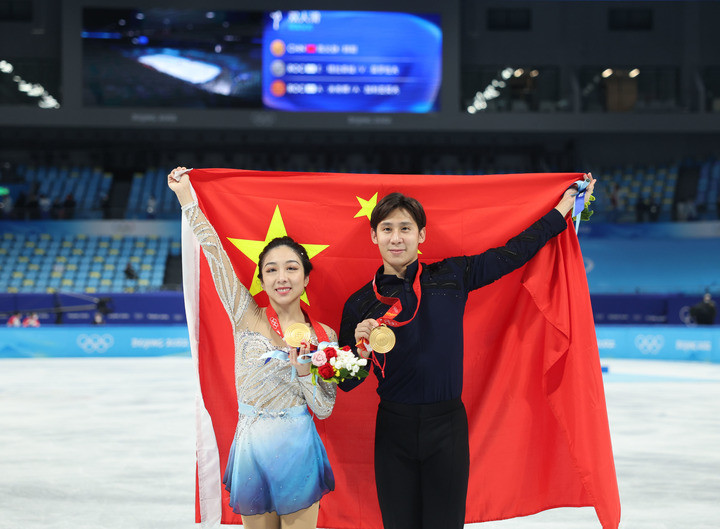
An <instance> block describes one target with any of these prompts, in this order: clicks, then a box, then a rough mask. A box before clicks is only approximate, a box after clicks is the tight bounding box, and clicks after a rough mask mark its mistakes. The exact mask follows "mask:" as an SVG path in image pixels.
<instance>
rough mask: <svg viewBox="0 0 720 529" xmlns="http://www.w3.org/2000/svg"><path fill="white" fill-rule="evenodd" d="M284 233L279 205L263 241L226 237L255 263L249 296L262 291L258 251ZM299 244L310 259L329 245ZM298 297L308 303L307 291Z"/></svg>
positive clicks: (285, 231)
mask: <svg viewBox="0 0 720 529" xmlns="http://www.w3.org/2000/svg"><path fill="white" fill-rule="evenodd" d="M285 235H287V230H286V229H285V223H283V219H282V216H281V215H280V206H275V213H273V216H272V220H271V221H270V226H269V227H268V231H267V235H265V240H264V241H254V240H251V239H233V238H232V237H228V240H229V241H230V242H231V243H233V244H234V245H235V247H237V249H238V250H240V251H241V252H242V253H243V254H245V256H246V257H247V258H248V259H250V260H251V261H252V262H253V263H255V272H254V273H253V280H252V283H251V284H250V288H249V290H250V295H251V296H254V295H255V294H257V293H258V292H261V291H262V285H261V284H260V278H258V276H257V275H258V272H259V271H260V263H259V262H258V261H259V260H260V252H262V250H263V248H265V246H267V243H269V242H270V241H272V240H273V239H274V238H275V237H284V236H285ZM300 244H302V245H303V246H304V247H305V250H307V254H308V257H309V258H310V259H312V258H313V257H315V256H316V255H317V254H319V253H320V252H322V251H323V250H324V249H325V248H327V247H328V246H329V245H328V244H307V243H300ZM300 299H302V300H303V301H304V302H305V303H307V304H308V305H309V304H310V302H309V301H308V298H307V292H305V293H303V295H302V297H301V298H300Z"/></svg>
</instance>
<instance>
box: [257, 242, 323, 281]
mask: <svg viewBox="0 0 720 529" xmlns="http://www.w3.org/2000/svg"><path fill="white" fill-rule="evenodd" d="M278 246H287V247H288V248H290V249H291V250H292V251H293V252H295V253H296V254H298V257H300V264H302V267H303V272H304V273H305V277H307V276H309V275H310V270H312V267H313V266H312V263H311V262H310V258H309V257H308V254H307V250H305V247H304V246H303V245H302V244H300V243H297V242H295V239H293V238H292V237H289V236H287V235H285V236H284V237H275V238H274V239H273V240H272V241H270V242H269V243H267V245H266V246H265V248H263V251H262V252H260V257H259V258H258V277H259V278H260V281H262V269H263V261H264V260H265V256H266V255H267V253H268V252H269V251H270V250H272V249H273V248H277V247H278Z"/></svg>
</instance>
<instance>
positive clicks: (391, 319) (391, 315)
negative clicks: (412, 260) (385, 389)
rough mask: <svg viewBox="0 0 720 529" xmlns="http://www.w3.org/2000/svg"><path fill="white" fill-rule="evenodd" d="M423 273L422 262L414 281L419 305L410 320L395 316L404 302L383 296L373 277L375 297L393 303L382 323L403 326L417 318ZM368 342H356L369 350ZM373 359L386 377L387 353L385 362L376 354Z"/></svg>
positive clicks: (414, 290)
mask: <svg viewBox="0 0 720 529" xmlns="http://www.w3.org/2000/svg"><path fill="white" fill-rule="evenodd" d="M421 273H422V264H420V265H418V271H417V273H416V274H415V281H413V292H415V296H416V297H417V305H416V306H415V312H414V313H413V315H412V317H411V318H410V319H409V320H406V321H396V320H395V318H397V317H398V314H400V313H401V312H402V303H401V301H400V298H393V297H387V296H383V295H381V294H380V292H378V289H377V285H375V278H374V277H373V281H372V286H373V292H375V297H376V298H377V300H378V301H380V302H381V303H384V304H385V305H391V307H390V308H389V309H388V311H387V312H386V313H385V314H383V315H382V316H380V317H379V318H378V319H377V320H375V321H377V322H378V323H379V324H380V325H388V326H389V327H402V326H403V325H407V324H408V323H410V322H411V321H413V320H414V319H415V316H417V313H418V309H419V308H420V299H422V290H421V288H420V274H421ZM367 344H368V341H367V340H366V339H365V338H363V339H362V340H360V341H359V342H358V343H357V344H355V345H356V346H357V347H362V348H363V349H364V350H365V351H367V350H368V349H367V347H366V345H367ZM372 361H373V363H374V364H375V365H376V366H377V367H378V369H380V374H381V375H382V376H383V377H385V361H386V359H385V355H383V363H382V365H380V363H379V362H378V360H377V357H376V355H374V354H373V355H372Z"/></svg>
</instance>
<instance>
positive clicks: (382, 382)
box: [339, 179, 595, 529]
mask: <svg viewBox="0 0 720 529" xmlns="http://www.w3.org/2000/svg"><path fill="white" fill-rule="evenodd" d="M594 183H595V180H593V179H591V183H590V185H589V186H588V189H587V193H586V200H588V199H589V195H590V194H591V193H592V190H593V187H594ZM576 194H577V190H575V189H573V188H571V189H568V190H567V191H566V192H565V193H564V195H563V197H562V198H561V199H560V201H559V202H558V204H557V206H556V207H555V208H554V209H552V210H550V211H549V212H548V213H547V214H546V215H544V216H543V217H542V218H541V219H540V220H538V221H537V222H535V223H534V224H533V225H532V226H530V227H529V228H527V229H526V230H525V231H523V232H522V233H521V234H519V235H518V236H516V237H514V238H512V239H510V240H509V241H508V242H507V244H506V245H505V246H503V247H499V248H492V249H489V250H487V251H485V252H483V253H482V254H479V255H474V256H460V257H451V258H448V259H443V260H442V261H438V262H435V263H432V264H429V265H425V266H422V267H421V266H420V263H419V262H418V246H419V244H420V243H422V242H424V241H425V238H426V236H427V233H426V226H425V224H426V217H425V211H424V210H423V207H422V205H421V204H420V202H418V201H417V200H415V199H413V198H411V197H407V196H405V195H403V194H400V193H391V194H389V195H387V196H385V197H384V198H383V199H382V200H380V201H379V202H378V204H377V206H376V207H375V209H374V210H373V212H372V214H371V218H370V225H371V232H370V236H371V239H372V241H373V243H375V244H376V245H377V246H378V250H379V251H380V257H381V258H382V266H381V267H380V269H379V270H378V271H377V273H376V274H375V277H374V279H373V281H371V282H370V283H368V284H366V285H365V286H363V287H362V288H361V289H360V290H358V291H357V292H355V293H354V294H353V295H351V296H350V297H349V298H348V300H347V301H346V303H345V307H344V309H343V315H342V323H341V326H340V337H339V341H340V344H341V345H350V346H356V345H357V348H356V350H357V352H358V354H360V355H361V356H363V357H366V358H367V357H368V356H369V355H370V352H369V351H368V349H371V348H372V347H373V344H374V345H375V348H376V349H377V350H378V351H380V349H379V348H380V347H383V346H385V345H387V344H388V343H389V344H390V345H392V341H393V336H390V335H389V333H388V331H389V330H392V331H393V334H394V338H395V344H394V346H393V347H392V349H391V350H390V351H389V352H388V353H387V354H385V355H378V354H377V353H375V355H376V356H375V360H376V362H375V365H374V371H375V374H376V376H377V379H378V388H377V392H378V394H379V395H380V405H379V407H378V413H377V418H376V431H375V481H376V487H377V494H378V500H379V504H380V510H381V513H382V519H383V525H384V526H385V529H418V528H420V529H422V528H431V527H432V528H437V527H442V528H443V529H452V528H458V529H459V528H462V527H463V525H464V520H465V502H466V495H467V488H468V478H469V467H470V455H469V444H468V424H467V415H466V412H465V407H464V405H463V403H462V400H461V398H460V397H461V393H462V381H463V313H464V310H465V303H466V302H467V299H468V294H469V293H470V291H472V290H475V289H478V288H481V287H483V286H485V285H488V284H490V283H492V282H493V281H495V280H497V279H499V278H500V277H502V276H504V275H506V274H508V273H510V272H512V271H513V270H516V269H517V268H520V267H521V266H523V265H524V264H525V263H527V262H528V261H529V260H530V259H531V258H532V257H533V256H534V255H535V254H536V253H537V252H538V251H539V250H540V249H541V248H542V247H543V246H544V245H545V244H546V243H547V242H548V241H549V240H550V239H551V238H553V237H555V236H556V235H558V234H559V233H561V232H562V231H563V230H564V229H566V227H567V222H566V220H565V217H566V215H567V214H568V213H569V212H570V211H571V210H572V208H573V204H574V202H575V195H576ZM381 324H383V325H382V327H385V328H383V331H384V332H385V336H382V335H381V336H380V337H376V336H372V334H373V330H374V329H377V328H381ZM375 332H376V333H377V332H378V331H375ZM438 356H441V357H442V361H441V362H439V361H438ZM360 382H361V381H357V380H352V381H346V382H343V383H340V384H339V387H340V389H342V390H344V391H349V390H351V389H353V388H354V387H355V386H357V385H358V384H359V383H360Z"/></svg>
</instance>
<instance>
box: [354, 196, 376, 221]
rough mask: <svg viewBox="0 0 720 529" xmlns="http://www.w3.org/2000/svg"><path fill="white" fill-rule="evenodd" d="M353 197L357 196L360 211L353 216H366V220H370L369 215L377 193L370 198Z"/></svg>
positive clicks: (373, 207)
mask: <svg viewBox="0 0 720 529" xmlns="http://www.w3.org/2000/svg"><path fill="white" fill-rule="evenodd" d="M355 198H357V200H358V202H360V211H358V212H357V213H356V214H355V216H354V217H353V218H354V219H356V218H358V217H367V218H368V220H370V215H371V214H372V211H373V209H375V206H376V205H377V198H378V194H377V193H375V194H374V195H373V196H372V198H371V199H370V200H364V199H362V198H360V197H358V196H356V197H355Z"/></svg>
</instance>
